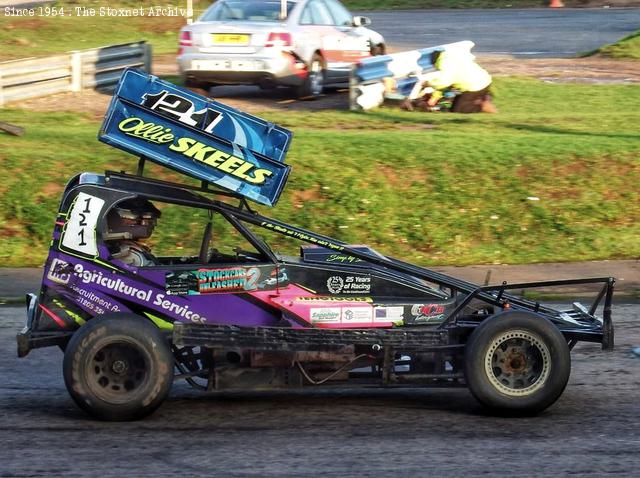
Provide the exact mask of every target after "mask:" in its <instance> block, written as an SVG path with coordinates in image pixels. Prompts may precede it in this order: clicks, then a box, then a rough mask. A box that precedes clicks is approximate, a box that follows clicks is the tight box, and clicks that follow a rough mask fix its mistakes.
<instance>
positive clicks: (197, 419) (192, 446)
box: [0, 304, 640, 477]
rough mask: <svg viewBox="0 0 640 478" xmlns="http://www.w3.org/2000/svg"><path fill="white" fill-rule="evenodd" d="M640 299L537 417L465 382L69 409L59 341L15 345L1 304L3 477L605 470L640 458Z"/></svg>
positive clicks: (622, 308) (19, 312) (8, 312)
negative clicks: (25, 348)
mask: <svg viewBox="0 0 640 478" xmlns="http://www.w3.org/2000/svg"><path fill="white" fill-rule="evenodd" d="M639 313H640V305H638V304H627V305H617V306H616V307H615V308H614V321H615V324H616V332H617V345H616V349H615V350H614V351H613V352H608V353H605V352H602V351H601V350H600V347H599V346H597V345H595V344H579V345H578V346H577V347H576V348H575V349H574V351H573V353H572V360H573V371H572V375H571V380H570V383H569V386H568V388H567V390H566V391H565V393H564V395H563V396H562V397H561V399H560V400H559V401H558V402H557V403H556V404H555V405H554V406H553V407H552V408H550V409H548V410H547V411H546V412H544V413H543V414H542V415H540V416H538V417H533V418H520V419H516V418H496V417H491V416H487V415H484V414H483V412H482V409H481V408H480V407H479V406H478V405H477V404H476V402H475V401H474V399H473V398H472V397H471V395H470V394H469V393H468V392H467V391H466V390H464V389H455V390H451V389H446V390H445V389H437V390H433V389H432V390H418V391H411V390H398V389H395V390H394V389H390V390H379V389H369V390H348V391H340V392H338V391H331V390H329V391H320V390H304V391H302V392H277V393H275V392H273V393H265V392H263V393H257V392H254V393H235V394H230V393H226V394H224V395H218V396H215V395H202V394H199V393H198V392H195V391H192V390H191V389H189V388H187V387H186V386H185V385H183V384H178V383H176V385H174V388H173V390H172V394H171V396H170V399H169V400H168V401H167V402H166V403H165V404H164V405H163V406H162V407H161V408H160V409H159V410H158V411H157V412H156V413H155V414H154V415H153V416H151V417H149V418H147V419H145V420H143V421H139V422H134V423H102V422H97V421H93V420H91V419H89V418H88V417H87V416H85V415H84V414H83V413H82V412H81V411H80V410H79V409H77V408H76V407H75V405H74V404H73V402H72V401H71V399H70V398H69V396H68V394H67V392H66V389H65V387H64V383H63V381H62V374H61V366H62V353H61V352H60V351H59V350H58V349H57V348H48V349H40V350H35V351H32V352H31V354H30V355H29V356H28V357H26V358H24V359H18V358H16V355H15V333H16V331H17V330H18V329H19V328H20V327H21V324H22V321H23V318H24V311H23V309H22V308H15V307H11V308H9V307H4V308H0V317H1V320H0V376H1V377H2V381H1V382H0V476H2V477H8V476H65V477H73V476H102V477H111V476H113V477H115V476H118V477H121V476H154V477H158V476H175V475H177V474H178V473H179V474H180V475H183V476H205V475H206V476H224V477H233V476H260V477H269V476H274V477H275V476H278V477H280V476H320V475H322V476H340V477H343V476H378V477H379V476H394V477H396V476H463V475H464V476H477V475H483V474H491V475H494V474H495V475H498V476H531V475H537V476H550V475H554V476H558V475H566V474H577V475H578V476H602V475H604V474H608V473H617V474H622V475H623V476H632V475H637V472H638V468H639V467H640V458H639V456H640V423H639V419H638V417H639V416H640V402H639V401H638V390H639V387H640V357H635V356H634V355H633V354H632V352H631V350H632V347H634V346H639V345H640V322H639V317H638V315H639Z"/></svg>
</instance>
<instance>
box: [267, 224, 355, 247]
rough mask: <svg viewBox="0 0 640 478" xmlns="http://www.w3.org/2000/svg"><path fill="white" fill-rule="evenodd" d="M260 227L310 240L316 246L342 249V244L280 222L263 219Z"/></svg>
mask: <svg viewBox="0 0 640 478" xmlns="http://www.w3.org/2000/svg"><path fill="white" fill-rule="evenodd" d="M260 227H264V228H265V229H269V230H272V231H276V232H279V233H280V234H284V235H285V236H289V237H295V238H296V239H300V240H301V241H305V242H310V243H312V244H316V245H318V246H322V247H326V248H327V249H332V250H334V251H341V250H343V249H344V246H341V245H339V244H335V243H333V242H329V241H327V240H326V239H319V238H317V237H315V236H310V235H309V234H307V233H304V232H301V231H296V230H294V229H290V228H288V227H286V226H282V225H280V224H274V223H272V222H267V221H263V222H261V223H260Z"/></svg>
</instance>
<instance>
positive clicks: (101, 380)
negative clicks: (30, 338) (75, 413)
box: [63, 314, 173, 421]
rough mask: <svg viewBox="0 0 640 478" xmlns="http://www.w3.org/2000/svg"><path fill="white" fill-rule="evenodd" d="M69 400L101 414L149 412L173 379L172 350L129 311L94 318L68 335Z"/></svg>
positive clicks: (129, 416)
mask: <svg viewBox="0 0 640 478" xmlns="http://www.w3.org/2000/svg"><path fill="white" fill-rule="evenodd" d="M63 373H64V381H65V384H66V386H67V390H68V391H69V394H70V395H71V397H72V398H73V400H74V401H75V402H76V403H77V404H78V406H80V408H82V409H83V410H85V411H86V412H88V413H89V414H90V415H92V416H94V417H96V418H99V419H102V420H112V421H120V420H136V419H139V418H142V417H145V416H147V415H149V414H151V413H152V412H153V411H154V410H155V409H156V408H158V407H159V406H160V404H161V403H162V402H163V401H164V399H165V398H166V397H167V395H168V393H169V390H170V388H171V385H172V383H173V355H172V353H171V350H170V348H169V345H168V344H167V340H166V339H165V338H164V337H163V335H162V334H161V332H160V330H159V329H158V328H157V327H156V326H154V325H153V324H152V323H150V322H149V321H147V320H146V319H143V318H141V317H139V316H136V315H133V314H118V315H109V316H102V317H97V318H95V319H92V320H91V321H89V322H88V323H87V324H85V325H83V326H82V327H81V328H80V329H79V330H78V331H77V332H76V333H75V334H74V335H73V337H72V338H71V340H70V341H69V344H68V345H67V350H66V351H65V355H64V361H63Z"/></svg>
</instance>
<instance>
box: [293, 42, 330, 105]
mask: <svg viewBox="0 0 640 478" xmlns="http://www.w3.org/2000/svg"><path fill="white" fill-rule="evenodd" d="M324 77H325V71H324V66H323V62H322V57H321V56H320V55H318V54H317V53H316V54H315V55H313V58H311V63H309V67H308V74H307V77H306V78H305V79H304V83H302V84H301V85H300V86H299V87H297V89H296V96H297V97H298V98H300V99H302V100H315V99H317V98H318V97H319V96H320V94H321V93H322V89H323V88H324Z"/></svg>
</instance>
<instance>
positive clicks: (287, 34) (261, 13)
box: [178, 0, 385, 98]
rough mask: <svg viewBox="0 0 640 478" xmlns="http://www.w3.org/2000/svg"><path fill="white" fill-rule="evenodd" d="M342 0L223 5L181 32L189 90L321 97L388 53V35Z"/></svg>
mask: <svg viewBox="0 0 640 478" xmlns="http://www.w3.org/2000/svg"><path fill="white" fill-rule="evenodd" d="M370 23H371V22H370V20H369V19H368V18H366V17H359V16H355V17H354V16H353V15H352V14H351V13H349V11H348V10H347V9H346V8H345V7H344V6H343V5H342V4H341V3H340V2H339V1H338V0H299V1H296V0H294V1H286V0H282V1H279V0H219V1H217V2H215V3H214V4H213V5H211V6H210V7H209V8H208V9H207V10H206V11H205V12H204V13H203V14H202V16H201V17H200V18H198V20H197V21H196V22H194V23H192V24H191V25H187V26H185V27H184V28H183V29H182V30H181V31H180V50H179V53H178V65H179V67H180V72H181V74H182V77H183V80H184V82H185V85H187V86H192V87H200V88H209V87H211V86H214V85H219V84H249V85H259V86H260V87H262V88H270V87H274V86H277V85H285V86H291V87H293V88H294V89H295V92H296V94H297V95H298V96H299V97H306V98H314V97H317V96H318V95H319V94H320V93H321V92H322V88H323V86H324V85H328V84H336V83H344V82H346V81H348V77H349V70H350V68H351V65H352V64H353V63H354V62H357V61H358V60H360V59H362V58H365V57H368V56H371V55H378V54H384V52H385V44H384V39H383V38H382V36H381V35H380V34H378V33H376V32H374V31H373V30H370V29H368V28H365V25H368V24H370Z"/></svg>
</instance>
